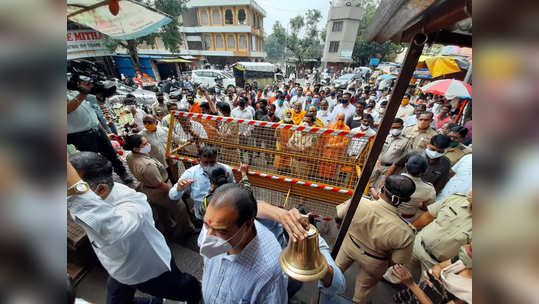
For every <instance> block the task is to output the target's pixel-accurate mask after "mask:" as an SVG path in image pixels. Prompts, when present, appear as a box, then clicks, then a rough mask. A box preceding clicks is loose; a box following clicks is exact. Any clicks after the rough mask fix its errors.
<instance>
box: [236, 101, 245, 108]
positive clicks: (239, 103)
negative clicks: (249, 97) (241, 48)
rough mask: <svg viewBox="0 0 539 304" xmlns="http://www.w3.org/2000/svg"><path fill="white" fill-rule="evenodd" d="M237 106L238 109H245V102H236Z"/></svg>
mask: <svg viewBox="0 0 539 304" xmlns="http://www.w3.org/2000/svg"><path fill="white" fill-rule="evenodd" d="M238 105H239V106H240V108H243V107H245V101H243V100H242V101H239V102H238Z"/></svg>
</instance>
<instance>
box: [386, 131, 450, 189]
mask: <svg viewBox="0 0 539 304" xmlns="http://www.w3.org/2000/svg"><path fill="white" fill-rule="evenodd" d="M450 142H451V139H449V137H448V136H446V135H442V134H437V135H435V136H433V137H432V138H431V139H430V143H429V144H428V145H427V149H425V150H416V151H410V152H408V153H406V154H405V155H404V156H403V157H401V158H400V159H399V160H398V161H396V162H395V163H394V164H393V165H392V166H391V167H390V168H389V170H388V171H387V173H386V176H389V175H392V174H398V173H399V172H400V170H402V169H404V168H405V167H406V163H407V162H408V160H409V159H410V157H412V156H414V155H421V156H423V157H426V159H427V162H428V164H429V166H428V168H427V170H426V171H425V172H424V173H423V174H422V175H421V179H422V180H423V181H425V182H428V183H431V184H432V185H433V186H434V189H435V190H436V194H439V193H440V192H441V191H442V189H443V187H444V186H445V184H446V183H447V181H448V180H449V177H450V171H451V163H450V162H449V159H448V158H447V157H445V156H444V153H445V149H447V147H449V143H450Z"/></svg>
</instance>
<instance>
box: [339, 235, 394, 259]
mask: <svg viewBox="0 0 539 304" xmlns="http://www.w3.org/2000/svg"><path fill="white" fill-rule="evenodd" d="M348 236H349V237H350V240H351V241H352V243H354V245H356V246H357V248H359V249H361V246H359V244H358V243H356V241H354V239H353V238H352V236H351V235H350V234H349V235H348ZM363 253H364V254H365V255H366V256H369V257H371V258H373V259H377V260H381V261H385V260H387V258H383V257H379V256H375V255H372V254H370V253H368V252H367V251H365V250H363Z"/></svg>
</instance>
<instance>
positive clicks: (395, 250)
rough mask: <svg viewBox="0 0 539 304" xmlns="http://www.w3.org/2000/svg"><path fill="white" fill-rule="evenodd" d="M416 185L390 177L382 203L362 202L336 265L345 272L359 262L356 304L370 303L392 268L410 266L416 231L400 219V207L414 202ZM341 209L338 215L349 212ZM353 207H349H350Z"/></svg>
mask: <svg viewBox="0 0 539 304" xmlns="http://www.w3.org/2000/svg"><path fill="white" fill-rule="evenodd" d="M414 191H415V185H414V182H413V181H412V180H411V179H410V178H409V177H406V176H403V175H392V176H389V177H388V178H387V179H386V181H385V183H384V186H383V187H382V190H381V192H380V199H379V200H377V201H371V200H368V199H362V200H361V201H360V203H359V206H358V208H357V210H356V213H355V214H354V218H353V219H352V223H351V224H350V227H349V229H348V232H347V234H346V236H345V239H344V241H343V244H342V246H341V248H340V250H339V253H338V254H337V259H336V260H335V263H336V264H337V266H339V268H340V269H341V270H342V271H343V272H344V271H346V270H347V269H348V268H349V267H350V265H352V263H354V262H357V263H358V264H359V267H360V270H359V273H358V275H357V277H356V284H355V289H354V301H355V302H360V303H367V299H368V297H369V294H370V293H371V292H372V290H373V289H374V287H375V286H376V283H377V282H378V280H379V279H380V278H381V277H382V275H383V274H384V272H385V271H386V269H387V268H388V266H389V265H393V264H397V263H398V264H407V263H408V262H409V260H410V258H411V254H412V245H413V243H414V229H413V226H411V225H410V224H409V223H408V222H407V221H406V220H405V219H403V218H401V217H399V213H398V211H397V206H398V205H399V204H401V203H402V202H406V201H409V200H410V196H411V195H412V194H413V193H414ZM346 204H347V203H345V206H343V207H339V206H338V208H337V211H338V215H340V216H343V214H344V213H345V212H346V211H347V206H346ZM348 204H349V203H348Z"/></svg>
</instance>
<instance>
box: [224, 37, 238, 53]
mask: <svg viewBox="0 0 539 304" xmlns="http://www.w3.org/2000/svg"><path fill="white" fill-rule="evenodd" d="M226 40H227V41H226V48H227V49H233V50H235V49H236V38H235V37H234V35H228V36H227V38H226Z"/></svg>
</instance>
